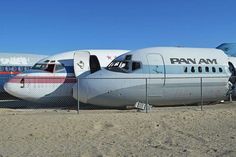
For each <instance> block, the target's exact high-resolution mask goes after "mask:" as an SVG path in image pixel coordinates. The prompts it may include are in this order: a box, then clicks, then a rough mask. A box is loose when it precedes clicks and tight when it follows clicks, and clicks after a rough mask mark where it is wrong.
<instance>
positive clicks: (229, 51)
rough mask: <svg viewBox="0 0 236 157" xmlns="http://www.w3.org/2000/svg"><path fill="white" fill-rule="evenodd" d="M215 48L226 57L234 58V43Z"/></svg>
mask: <svg viewBox="0 0 236 157" xmlns="http://www.w3.org/2000/svg"><path fill="white" fill-rule="evenodd" d="M216 48H217V49H220V50H223V51H224V52H225V53H226V54H227V55H228V56H232V57H236V43H223V44H221V45H220V46H218V47H216Z"/></svg>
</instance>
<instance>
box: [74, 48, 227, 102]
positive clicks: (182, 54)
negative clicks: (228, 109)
mask: <svg viewBox="0 0 236 157" xmlns="http://www.w3.org/2000/svg"><path fill="white" fill-rule="evenodd" d="M230 76H231V73H230V71H229V66H228V57H227V55H225V54H224V52H223V51H221V50H217V49H203V48H172V47H169V48H168V47H156V48H147V49H141V50H137V51H131V52H128V53H126V54H123V55H121V56H119V57H117V58H116V59H115V60H114V61H113V62H111V63H110V64H109V66H108V67H107V68H105V69H102V70H99V71H97V72H95V73H93V74H89V75H87V76H82V77H80V78H79V86H78V88H79V90H78V91H79V94H78V95H79V99H80V101H81V102H83V103H88V104H94V105H99V106H109V107H122V106H128V105H134V104H135V103H136V102H138V101H139V102H146V80H147V91H148V93H147V95H148V102H149V104H152V105H175V104H192V103H198V102H200V101H201V95H202V96H203V97H202V98H203V100H204V102H214V101H219V100H223V99H225V97H226V95H227V92H228V90H229V78H230ZM201 84H202V89H201ZM75 98H76V96H75Z"/></svg>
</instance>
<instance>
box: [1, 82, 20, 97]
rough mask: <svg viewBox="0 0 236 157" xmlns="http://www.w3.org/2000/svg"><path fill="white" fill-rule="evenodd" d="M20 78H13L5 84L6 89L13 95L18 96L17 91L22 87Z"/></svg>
mask: <svg viewBox="0 0 236 157" xmlns="http://www.w3.org/2000/svg"><path fill="white" fill-rule="evenodd" d="M20 80H21V79H20V78H11V79H10V80H9V81H8V82H6V83H5V84H4V90H5V91H6V92H7V93H9V94H10V95H12V96H15V97H18V94H17V91H18V89H19V88H21V87H20Z"/></svg>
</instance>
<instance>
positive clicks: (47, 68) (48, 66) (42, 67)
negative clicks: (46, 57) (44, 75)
mask: <svg viewBox="0 0 236 157" xmlns="http://www.w3.org/2000/svg"><path fill="white" fill-rule="evenodd" d="M54 67H55V64H42V63H37V64H35V65H34V66H33V67H32V69H33V70H44V71H48V72H51V73H53V72H54Z"/></svg>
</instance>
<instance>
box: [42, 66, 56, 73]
mask: <svg viewBox="0 0 236 157" xmlns="http://www.w3.org/2000/svg"><path fill="white" fill-rule="evenodd" d="M54 67H55V64H48V66H47V68H46V69H44V70H45V71H48V72H51V73H53V72H54Z"/></svg>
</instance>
